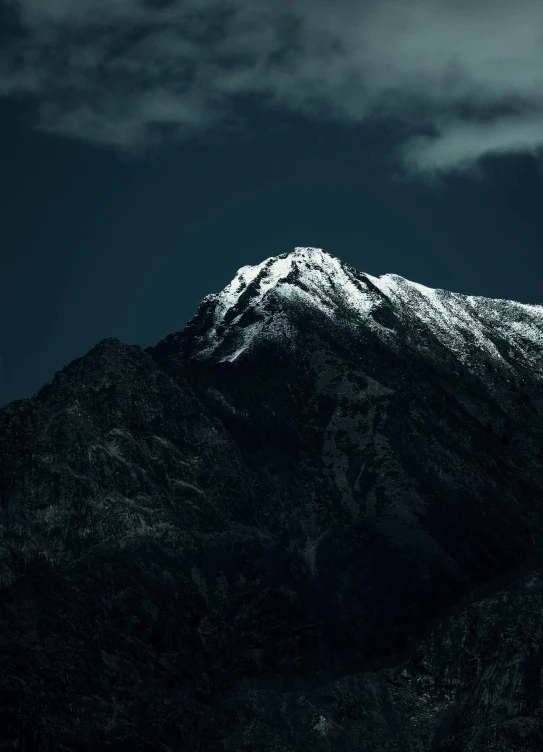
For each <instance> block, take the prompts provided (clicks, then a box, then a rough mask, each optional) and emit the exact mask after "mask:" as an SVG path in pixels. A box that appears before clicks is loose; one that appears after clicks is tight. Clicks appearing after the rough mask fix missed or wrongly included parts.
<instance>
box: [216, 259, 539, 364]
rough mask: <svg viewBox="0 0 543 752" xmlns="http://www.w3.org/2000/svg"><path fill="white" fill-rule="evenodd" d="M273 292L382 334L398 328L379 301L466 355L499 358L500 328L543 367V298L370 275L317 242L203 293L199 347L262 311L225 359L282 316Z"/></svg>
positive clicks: (471, 358)
mask: <svg viewBox="0 0 543 752" xmlns="http://www.w3.org/2000/svg"><path fill="white" fill-rule="evenodd" d="M292 272H296V274H295V276H294V277H289V275H290V274H291V273H292ZM271 294H274V295H275V296H276V298H277V296H278V297H279V298H282V299H283V300H285V301H286V300H289V301H290V302H300V304H303V305H308V306H311V307H313V308H314V309H319V310H320V311H321V312H322V313H325V314H326V315H327V316H328V317H330V318H331V319H334V317H336V316H337V314H338V312H339V310H340V309H341V314H342V316H343V315H344V314H345V312H346V311H349V312H350V313H349V314H348V316H349V318H350V319H351V320H352V322H353V324H355V323H356V322H357V321H358V322H359V324H360V325H363V326H366V327H369V328H371V329H372V330H374V331H375V332H376V333H377V334H378V336H379V337H381V338H383V339H386V340H387V341H390V338H391V337H392V338H394V337H395V336H396V334H395V331H393V330H392V331H391V330H390V329H388V328H387V327H385V326H384V325H382V324H381V323H379V318H378V317H377V319H375V318H374V317H372V316H371V315H368V314H370V313H371V312H372V311H374V310H375V309H376V308H382V307H383V306H385V307H389V308H390V309H392V310H393V313H394V315H395V316H396V317H397V319H398V320H400V321H402V322H403V323H404V325H405V326H407V327H408V329H409V330H410V331H412V332H416V331H417V330H418V328H419V327H420V326H421V325H422V326H423V327H424V329H426V330H429V331H431V332H432V334H433V335H434V336H435V337H437V339H438V340H439V341H441V342H442V343H443V344H444V345H445V346H446V347H447V348H448V349H449V350H451V351H453V352H455V354H456V355H457V357H458V358H459V359H460V360H461V361H463V362H468V361H470V362H471V361H474V360H475V361H477V360H478V359H479V358H478V355H477V351H480V350H481V349H483V350H486V351H487V353H489V354H490V355H491V357H492V358H493V359H495V360H498V361H500V360H502V355H501V353H500V352H499V349H498V348H497V347H496V345H495V343H494V340H495V337H494V335H495V334H500V335H501V336H502V337H505V338H506V339H507V341H508V342H510V344H511V350H512V351H513V350H514V351H515V352H516V356H517V357H519V358H520V359H521V360H524V361H526V362H527V364H530V366H531V367H532V368H536V369H537V371H539V372H541V368H542V366H541V362H539V361H541V360H542V352H543V307H542V306H536V305H527V304H524V303H517V302H514V301H509V300H496V299H491V298H483V297H477V296H468V295H462V294H459V293H453V292H448V291H446V290H439V289H433V288H430V287H426V286H425V285H421V284H418V283H416V282H410V281H409V280H407V279H405V278H404V277H401V276H400V275H398V274H384V275H382V276H381V277H373V276H371V275H370V274H365V273H362V272H359V271H357V270H356V269H354V268H353V267H352V266H350V265H349V264H345V263H343V262H341V261H340V260H339V259H338V258H336V257H335V256H332V255H331V254H330V253H328V252H327V251H324V250H323V249H322V248H314V247H304V246H298V247H296V248H295V249H294V250H293V251H291V252H290V253H284V254H282V255H280V256H272V257H270V258H267V259H265V260H264V261H262V262H261V263H260V264H257V265H255V266H243V267H241V269H239V270H238V272H237V273H236V275H235V277H234V279H233V280H232V281H231V282H230V283H229V284H228V285H227V286H226V287H225V288H224V290H222V292H220V293H218V294H216V295H210V296H208V298H209V299H210V300H212V301H213V302H214V310H213V325H212V328H211V330H210V331H209V332H208V333H207V335H206V338H205V339H206V342H205V344H204V343H202V344H203V345H204V347H203V349H202V350H201V354H202V355H204V353H205V354H210V353H212V352H213V351H214V350H215V349H216V347H218V346H219V345H220V343H221V341H223V338H224V327H225V326H226V328H227V329H228V330H230V331H232V329H233V328H237V322H238V321H239V320H240V318H241V317H242V316H243V314H244V313H246V311H247V310H248V309H253V310H254V311H258V312H259V313H260V314H261V315H260V316H259V317H257V320H255V321H254V322H253V323H251V324H250V325H245V326H243V327H240V329H241V331H240V333H239V334H240V342H239V344H238V345H237V346H236V348H235V352H233V353H230V354H229V355H226V356H225V359H227V360H232V359H235V358H237V357H238V355H239V354H241V352H243V351H244V350H245V349H246V348H247V347H248V346H249V345H250V344H251V343H252V342H253V341H255V339H257V338H258V337H260V336H263V332H264V327H265V328H266V331H268V332H269V331H270V326H271V324H270V317H271V318H273V319H274V320H276V321H277V322H279V320H280V319H281V317H282V316H283V315H284V314H283V312H282V311H281V310H280V309H281V306H277V304H274V305H273V306H271V308H270V307H269V306H268V305H267V301H268V300H269V296H270V295H271ZM232 309H235V310H232ZM227 314H228V316H227ZM225 317H227V318H226V321H227V323H226V324H225ZM276 329H277V332H278V334H277V336H283V335H282V334H280V332H284V331H285V330H284V328H283V329H281V328H280V327H276ZM534 346H535V348H536V353H537V354H534V351H533V348H534Z"/></svg>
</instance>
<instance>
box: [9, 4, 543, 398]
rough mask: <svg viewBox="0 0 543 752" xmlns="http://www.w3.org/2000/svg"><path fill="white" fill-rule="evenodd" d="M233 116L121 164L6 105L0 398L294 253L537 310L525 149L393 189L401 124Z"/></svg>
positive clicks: (532, 164)
mask: <svg viewBox="0 0 543 752" xmlns="http://www.w3.org/2000/svg"><path fill="white" fill-rule="evenodd" d="M26 1H28V0H26ZM43 1H44V2H46V0H43ZM86 1H87V2H88V1H90V0H86ZM195 1H196V0H195ZM1 3H2V0H0V5H1ZM1 77H2V67H1V65H0V79H1ZM0 90H1V86H0ZM241 113H242V115H243V117H244V119H245V124H244V125H243V127H237V128H233V129H231V128H226V127H221V126H220V125H217V126H215V127H214V128H212V129H211V130H206V131H205V132H204V133H203V134H202V133H196V134H193V135H192V136H191V137H190V138H183V139H177V140H172V142H171V143H166V145H164V146H162V148H160V149H159V150H156V151H154V152H153V151H151V152H149V153H147V154H140V155H139V156H136V157H134V156H132V157H126V156H125V155H124V154H123V153H122V152H119V151H118V150H115V149H112V148H111V146H110V145H106V146H104V145H102V144H98V145H94V144H92V143H90V139H85V138H84V137H80V138H78V139H74V138H71V137H70V138H68V137H64V136H63V135H62V133H60V134H59V133H54V132H53V133H50V134H48V133H44V132H40V131H39V130H36V129H35V128H34V127H33V125H32V121H33V118H35V100H33V99H32V97H26V99H24V104H22V103H21V101H20V99H18V98H17V99H14V98H13V97H12V96H11V95H10V96H5V97H4V98H3V99H0V136H1V137H0V165H1V170H2V173H1V177H2V180H1V183H0V185H1V191H2V197H1V199H2V200H1V207H2V214H1V218H2V255H1V266H0V281H1V285H2V291H1V292H2V294H1V298H0V306H1V312H0V315H1V321H2V322H3V323H2V327H1V329H0V358H1V360H0V367H1V370H0V404H4V403H5V402H8V401H10V400H13V399H18V398H21V397H27V396H30V395H31V394H32V393H34V392H35V391H36V390H37V389H38V388H39V387H40V386H41V385H42V384H43V383H44V382H46V381H48V380H50V379H51V378H52V376H53V374H54V372H55V371H56V370H58V369H60V368H61V367H62V366H63V365H65V364H67V363H68V362H69V361H70V360H72V359H74V358H76V357H79V356H80V355H82V354H84V353H85V352H86V351H87V350H89V349H90V348H91V347H92V346H93V345H94V344H95V343H96V342H98V341H99V340H100V339H102V338H104V337H107V336H115V337H119V338H120V339H121V340H123V341H125V342H128V343H138V344H140V345H142V346H148V345H150V344H153V343H155V342H156V341H158V340H159V339H160V338H161V337H163V336H165V335H166V334H167V333H169V332H171V331H176V330H179V329H181V328H182V327H183V326H184V324H185V323H186V322H187V320H189V319H190V318H191V317H192V316H193V315H194V313H195V311H196V308H197V306H198V304H199V302H200V300H201V299H202V298H203V297H204V296H205V295H207V294H208V293H210V292H218V291H219V290H220V289H221V288H222V287H224V285H226V284H227V283H228V282H229V281H230V279H231V278H232V277H233V275H234V274H235V272H236V271H237V269H238V268H239V267H240V266H243V265H245V264H256V263H259V262H260V261H262V260H263V259H265V258H267V257H268V256H274V255H278V254H280V253H284V252H286V251H290V250H292V249H293V248H294V247H295V246H297V245H308V246H318V247H322V248H324V249H325V250H327V251H329V252H330V253H332V254H334V255H335V256H337V257H339V258H341V259H342V260H345V261H348V262H349V263H351V264H352V265H353V266H355V267H357V268H358V269H360V270H361V271H365V272H369V273H370V274H373V275H380V274H383V273H387V272H393V273H396V274H401V275H402V276H405V277H407V278H408V279H411V280H414V281H417V282H420V283H423V284H426V285H428V286H431V287H441V288H445V289H449V290H453V291H456V292H462V293H467V294H472V295H485V296H489V297H503V298H510V299H514V300H519V301H522V302H526V303H543V293H542V291H541V278H542V275H543V254H542V253H541V239H542V237H543V211H541V205H542V198H543V191H542V177H541V171H540V167H539V162H538V160H537V159H536V158H535V157H534V156H532V155H530V154H528V155H523V154H517V155H513V156H511V155H505V156H503V155H498V156H491V157H490V158H488V157H487V158H485V159H484V161H483V163H482V164H483V171H482V174H481V175H480V176H479V177H478V178H476V177H475V178H474V177H473V175H472V174H471V173H469V172H463V171H460V172H451V173H450V174H446V175H445V177H444V178H443V179H442V180H440V181H439V182H438V183H437V184H436V183H434V182H433V181H431V180H430V181H429V180H421V179H417V178H416V177H414V178H410V177H407V178H405V176H403V177H402V178H401V179H398V175H399V170H398V164H397V162H396V161H395V158H394V154H395V153H397V152H395V151H394V150H395V149H397V148H398V145H399V144H400V143H401V141H402V130H401V128H399V127H392V126H390V127H389V126H388V125H387V121H386V119H385V120H379V121H378V122H375V121H370V122H366V121H362V122H342V121H341V120H339V121H331V120H329V119H326V118H319V117H318V116H316V115H315V114H312V113H310V114H301V113H296V112H293V111H292V108H290V109H288V108H281V107H275V108H262V107H260V108H259V107H256V106H251V107H250V106H249V105H248V104H247V103H245V105H243V106H242V109H241ZM527 151H530V150H529V149H527Z"/></svg>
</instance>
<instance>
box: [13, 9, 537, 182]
mask: <svg viewBox="0 0 543 752" xmlns="http://www.w3.org/2000/svg"><path fill="white" fill-rule="evenodd" d="M0 7H3V8H4V9H6V12H9V13H10V14H11V17H12V22H13V28H14V29H16V28H17V29H18V33H15V32H14V33H13V34H12V35H11V36H10V37H9V38H8V39H7V40H6V41H4V42H3V43H2V47H1V49H2V51H1V53H0V95H3V96H6V97H12V96H26V97H28V98H29V99H31V100H32V101H33V102H34V103H35V107H36V110H35V111H36V116H37V125H38V127H39V128H41V129H42V130H45V131H49V132H53V133H56V134H60V135H64V136H67V137H71V138H78V139H83V140H85V141H89V142H94V143H96V144H102V145H106V146H111V147H114V148H117V149H121V150H133V149H136V150H138V149H141V148H146V147H147V146H148V145H149V144H153V143H156V142H158V141H160V140H161V139H162V138H164V137H165V136H166V135H167V137H168V138H176V137H177V138H190V137H191V135H193V134H195V133H200V132H202V131H205V130H208V129H211V128H214V127H217V126H220V127H230V126H234V127H236V125H239V122H240V119H241V113H242V112H243V107H242V106H241V107H240V103H243V101H244V98H246V97H251V98H252V101H257V102H259V103H260V106H261V107H262V108H272V109H273V108H282V109H284V110H287V111H292V112H295V113H303V114H305V115H307V116H308V117H309V118H315V119H319V120H322V119H331V120H336V121H339V122H346V123H351V124H352V123H355V124H356V123H360V124H363V123H366V122H372V123H374V124H375V123H379V122H383V123H387V122H393V123H397V124H400V125H401V126H402V128H403V132H406V133H409V134H411V135H410V136H408V137H407V138H406V140H405V141H404V142H403V143H402V144H401V145H400V147H399V149H398V158H399V160H400V162H401V164H402V165H403V167H404V169H405V170H406V171H408V172H410V173H424V174H427V173H435V172H436V171H438V172H439V171H445V172H448V171H451V170H453V171H454V170H469V169H472V168H474V167H476V166H477V165H478V163H479V162H480V160H481V159H482V158H483V157H485V156H488V155H503V154H518V153H528V154H534V155H539V154H540V153H541V152H543V3H541V0H494V1H493V2H490V0H478V2H477V3H473V2H469V1H468V0H366V2H364V0H362V2H360V1H356V2H355V1H354V0H333V1H332V0H252V2H250V3H249V2H247V1H246V0H169V1H168V0H77V2H76V1H75V0H74V1H73V2H72V0H0ZM247 127H250V123H249V124H248V125H247Z"/></svg>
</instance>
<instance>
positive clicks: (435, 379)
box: [0, 248, 543, 752]
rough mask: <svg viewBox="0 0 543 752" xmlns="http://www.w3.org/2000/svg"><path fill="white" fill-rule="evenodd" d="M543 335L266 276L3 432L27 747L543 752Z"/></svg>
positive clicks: (80, 373)
mask: <svg viewBox="0 0 543 752" xmlns="http://www.w3.org/2000/svg"><path fill="white" fill-rule="evenodd" d="M542 415H543V307H541V306H535V305H534V306H531V305H525V304H521V303H516V302H512V301H506V300H491V299H487V298H482V297H473V296H466V295H460V294H456V293H451V292H447V291H443V290H433V289H430V288H427V287H424V286H423V285H419V284H416V283H413V282H410V281H408V280H406V279H404V278H402V277H399V276H397V275H394V274H387V275H384V276H382V277H379V278H377V277H373V276H370V275H368V274H363V273H361V272H359V271H358V270H356V269H354V268H353V267H351V266H349V265H348V264H345V263H343V262H341V261H340V260H338V259H337V258H335V257H333V256H331V255H330V254H328V253H326V252H324V251H322V250H320V249H316V248H296V249H295V250H294V251H293V252H292V253H288V254H283V255H281V256H277V257H274V258H270V259H267V260H266V261H264V262H263V263H261V264H259V265H257V266H248V267H243V268H242V269H240V270H239V271H238V273H237V274H236V276H235V277H234V279H233V281H232V282H231V283H230V284H229V285H228V286H227V287H226V288H225V289H224V290H223V291H222V292H220V293H218V294H214V295H209V296H207V297H206V298H205V299H204V300H203V301H202V303H201V305H200V307H199V309H198V311H197V313H196V316H195V317H194V318H193V319H192V321H190V322H189V323H188V324H187V326H186V327H185V328H184V330H183V331H181V332H176V333H174V334H171V335H169V336H168V337H166V338H165V339H164V340H162V341H161V342H159V343H158V344H157V345H156V346H154V347H150V348H147V349H146V350H143V349H142V348H140V347H139V346H136V345H125V344H123V343H122V342H120V341H119V340H116V339H106V340H104V341H102V342H100V343H99V344H97V345H96V346H95V347H94V348H93V349H92V350H91V351H90V352H88V353H87V354H86V355H85V356H84V357H82V358H79V359H77V360H75V361H74V362H72V363H71V364H69V365H68V366H66V367H65V368H64V369H63V370H62V371H60V372H59V373H57V374H56V376H55V377H54V379H53V380H52V381H51V382H50V383H49V384H47V385H45V386H44V387H42V389H41V390H40V391H39V392H38V393H37V394H36V395H35V396H34V397H33V398H31V399H27V400H18V401H16V402H12V403H10V404H8V405H6V406H5V407H3V408H2V409H0V515H1V516H0V532H1V537H0V588H1V589H0V641H1V650H0V747H1V748H3V749H13V750H17V749H20V750H24V751H25V752H42V750H43V751H45V750H47V751H49V750H64V751H66V752H68V751H69V752H76V751H77V752H95V751H96V750H102V749H103V750H110V751H111V752H120V751H121V750H122V751H123V752H129V750H130V752H132V751H134V752H139V751H140V750H141V751H142V752H143V751H144V750H149V751H151V750H153V751H154V750H161V751H163V752H185V750H187V751H188V750H195V751H198V752H219V750H220V751H221V752H257V751H258V752H263V751H264V750H266V752H305V750H312V752H313V751H319V750H321V751H322V752H332V751H333V752H337V751H345V752H361V751H362V750H364V752H383V751H386V750H390V752H392V751H393V750H394V751H396V750H402V752H404V751H405V752H431V751H432V752H471V751H472V750H473V752H475V750H477V752H491V750H492V751H495V750H500V752H513V750H515V751H519V750H543V707H542V694H541V690H542V673H541V672H542V671H543V559H542V556H541V553H542V544H543V425H542V421H541V416H542Z"/></svg>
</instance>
